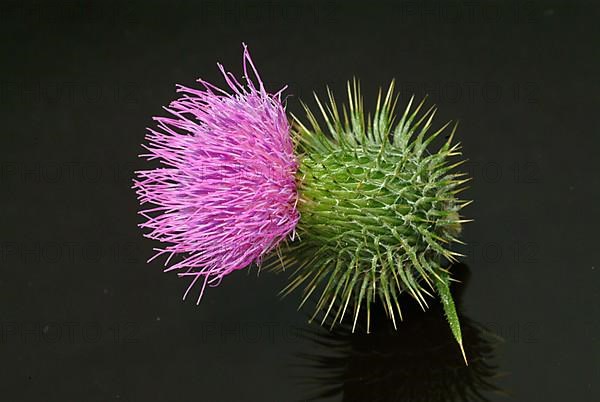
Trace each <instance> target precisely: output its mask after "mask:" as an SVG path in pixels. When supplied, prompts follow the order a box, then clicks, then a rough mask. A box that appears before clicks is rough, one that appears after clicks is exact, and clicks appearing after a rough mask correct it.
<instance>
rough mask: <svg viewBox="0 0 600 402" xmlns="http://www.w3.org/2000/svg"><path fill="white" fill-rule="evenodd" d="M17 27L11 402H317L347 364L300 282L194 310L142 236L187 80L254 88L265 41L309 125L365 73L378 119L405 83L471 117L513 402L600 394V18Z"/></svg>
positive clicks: (482, 285)
mask: <svg viewBox="0 0 600 402" xmlns="http://www.w3.org/2000/svg"><path fill="white" fill-rule="evenodd" d="M0 18H1V23H0V32H1V41H2V64H1V67H0V71H1V76H0V84H1V86H0V99H1V102H2V129H1V131H2V160H1V162H2V165H1V171H0V174H1V177H0V179H1V188H2V190H1V191H2V198H1V200H0V208H1V210H2V214H1V216H2V231H1V233H2V237H1V246H2V247H1V252H2V254H1V258H2V260H1V275H0V306H1V307H0V314H1V315H0V367H1V372H0V399H1V400H3V401H4V400H6V401H107V400H123V401H167V400H169V401H296V400H305V399H307V398H308V396H309V395H310V390H308V389H307V388H306V386H305V385H303V384H302V378H308V379H310V378H316V377H317V376H318V375H320V374H323V370H325V371H326V369H321V372H320V374H319V373H317V371H318V370H315V369H313V368H310V367H307V366H306V364H304V363H303V361H302V359H301V358H299V357H298V355H299V354H301V353H303V352H308V353H316V352H315V351H316V348H315V344H314V343H313V342H312V341H310V339H308V338H307V337H306V336H303V335H302V333H303V332H304V330H305V329H306V328H308V324H306V315H307V313H308V312H307V311H306V310H301V311H296V305H297V301H298V300H297V299H298V295H295V296H294V297H289V298H287V299H284V300H280V299H279V297H278V296H277V291H278V290H279V289H281V288H282V287H283V286H284V284H285V282H286V278H285V276H283V275H279V276H277V275H273V274H268V273H262V274H261V276H260V277H257V276H256V275H255V272H254V271H253V272H250V273H249V274H246V273H245V272H237V273H234V274H232V275H230V276H229V277H228V278H227V279H226V280H224V281H223V283H222V285H221V286H220V287H219V288H216V289H210V290H209V291H208V292H207V293H206V294H205V297H204V299H203V301H202V303H201V304H200V306H196V305H195V304H194V303H193V302H191V301H190V302H181V294H182V292H183V290H184V289H185V287H186V283H185V282H184V281H182V280H179V279H177V277H176V275H171V274H163V273H162V272H161V270H162V268H161V263H160V262H153V263H151V264H146V263H145V261H146V259H148V258H149V257H150V256H151V255H152V247H154V246H155V245H154V244H153V243H152V242H151V241H149V240H146V239H144V238H142V236H141V232H140V230H139V229H138V228H137V226H136V225H137V224H138V223H139V222H140V218H139V217H138V216H137V214H136V212H137V208H138V207H137V201H136V198H135V194H134V193H133V191H132V190H131V189H130V187H131V179H132V176H133V174H132V172H133V171H134V170H135V169H137V168H140V167H141V168H143V167H144V163H143V162H142V161H139V160H138V159H137V154H138V153H140V152H141V151H142V149H141V147H140V145H139V144H140V143H141V142H142V140H143V136H144V134H145V127H146V126H149V125H150V124H151V116H153V115H158V114H161V113H162V111H161V106H162V105H165V104H167V103H168V102H169V101H170V100H172V99H173V98H174V97H175V93H174V84H176V83H182V84H187V85H192V84H193V81H194V80H195V79H196V78H197V77H200V76H201V77H202V78H204V79H206V80H208V81H210V82H214V83H217V84H219V85H221V84H222V80H221V77H220V75H219V72H218V70H217V68H216V65H215V63H216V61H220V62H222V63H223V64H224V65H225V66H226V67H227V68H228V69H229V70H230V71H233V72H235V73H236V74H241V42H242V41H244V42H246V43H247V44H248V46H249V48H250V51H251V54H252V56H253V59H254V61H255V63H256V64H257V66H258V68H259V70H260V72H261V75H262V78H263V79H264V81H265V82H266V85H267V88H268V89H269V90H271V91H276V90H278V89H279V88H281V87H282V86H283V85H285V84H288V85H289V89H288V91H287V94H289V95H290V98H288V110H289V111H291V112H298V111H299V110H300V106H299V98H301V99H309V98H310V96H311V92H312V91H313V90H317V91H320V92H322V91H323V90H324V88H325V86H326V85H329V86H330V87H331V88H332V89H333V90H334V92H337V93H338V94H339V95H340V96H341V94H342V93H343V92H342V91H343V89H344V84H345V82H346V80H348V79H351V78H352V77H353V76H356V77H358V78H360V80H361V82H362V86H363V92H364V95H365V97H366V100H367V104H368V105H370V104H372V99H373V97H374V96H375V94H376V90H377V88H378V87H379V86H381V85H387V83H388V82H389V81H390V80H391V79H392V78H396V79H397V84H398V88H399V90H400V91H401V94H402V95H401V104H402V103H404V102H405V101H406V100H407V99H408V98H409V95H410V94H412V93H415V94H416V95H417V97H421V96H423V95H425V94H429V97H430V102H431V103H435V104H437V105H438V106H439V112H438V115H437V116H438V117H437V122H438V123H439V124H442V123H443V122H445V121H447V120H450V119H458V120H460V122H461V124H460V127H459V131H458V139H459V140H460V141H461V142H462V144H463V151H464V155H465V157H466V158H468V159H469V162H468V163H467V165H466V168H465V169H466V170H467V171H468V172H469V173H470V174H471V176H472V177H473V179H474V180H473V182H472V183H471V187H470V189H469V190H468V191H467V192H466V194H465V197H466V198H469V199H473V200H475V202H474V203H473V204H472V206H470V207H468V208H467V209H466V211H465V214H466V215H467V216H468V217H470V218H473V219H475V221H474V222H473V223H470V224H468V225H467V226H466V228H465V230H464V240H465V241H466V242H467V243H468V244H469V245H468V246H467V247H466V248H465V252H466V253H467V254H468V256H467V257H466V258H464V262H465V263H466V264H467V265H468V266H469V268H470V271H471V278H470V281H469V286H468V289H466V291H465V292H464V295H463V303H462V304H463V308H462V311H463V313H464V314H468V316H469V317H470V318H471V319H472V320H474V321H476V322H479V323H481V324H483V325H485V326H486V327H487V328H488V329H490V330H491V331H492V332H493V333H495V334H496V335H498V336H500V337H501V338H503V342H502V343H501V344H500V345H499V346H498V347H497V348H496V350H495V353H494V354H495V360H494V361H495V364H496V365H497V366H498V369H497V373H498V378H497V379H494V383H495V384H497V385H498V386H499V387H500V388H502V390H503V391H504V393H505V394H506V395H500V394H496V393H493V394H491V395H489V398H490V399H491V400H494V401H504V400H516V401H523V402H529V401H594V400H598V397H599V396H600V389H599V386H598V380H599V379H600V370H599V361H600V347H599V345H598V334H599V325H598V317H599V308H598V296H599V294H600V287H599V282H598V272H599V270H600V261H599V259H598V256H599V255H598V245H597V242H598V239H599V237H598V226H599V225H598V224H599V223H600V216H599V215H600V214H599V209H598V205H599V201H600V199H599V190H598V184H599V181H598V173H600V170H599V168H598V161H597V155H598V148H599V146H600V136H599V134H600V133H599V128H600V127H599V123H598V122H599V120H598V111H597V108H598V89H599V88H598V83H599V82H598V71H599V68H600V63H599V58H598V56H599V54H598V49H599V46H598V44H599V43H600V41H599V39H600V35H599V28H598V23H597V19H598V8H597V7H595V6H594V5H593V3H592V2H590V3H583V4H582V3H574V2H564V3H555V2H549V3H548V2H546V3H541V2H540V3H537V2H528V1H525V2H515V3H500V2H484V3H473V2H452V3H443V2H419V1H409V2H401V3H384V4H380V3H376V2H373V1H368V2H362V3H349V2H344V3H341V2H329V1H324V2H307V3H306V2H303V3H300V2H291V3H284V4H279V3H276V2H268V3H265V2H254V1H251V2H238V1H226V2H224V3H221V2H215V1H211V2H205V1H201V2H180V1H172V2H166V1H165V2H147V1H146V2H131V1H125V2H117V1H110V2H109V1H107V2H96V3H90V2H87V1H70V2H67V3H57V2H34V3H26V4H25V3H20V2H3V3H2V6H1V16H0ZM407 319H408V320H411V319H412V320H419V319H420V318H419V315H418V314H416V315H415V316H413V317H412V318H411V317H408V318H407ZM444 336H445V337H446V338H447V339H448V340H449V341H451V338H450V334H449V333H448V334H445V335H443V336H442V337H444ZM418 347H419V346H415V354H416V355H415V356H416V357H414V358H415V359H417V358H418V356H419V350H418ZM467 349H468V345H467ZM405 363H406V362H405V361H403V359H398V360H397V364H398V366H402V365H403V364H405ZM432 364H433V363H432ZM367 369H369V368H367ZM325 374H326V373H325ZM301 377H302V378H301ZM397 383H398V387H407V386H408V385H407V384H403V383H402V378H399V379H398V382H397ZM381 392H382V394H383V393H384V390H382V391H381ZM350 393H351V391H350V390H348V391H347V394H346V395H345V397H346V398H347V400H352V395H351V394H350ZM374 399H375V397H373V400H374ZM333 400H341V399H340V397H339V396H338V397H337V399H336V398H334V399H333ZM363 400H368V399H363ZM432 400H437V399H432Z"/></svg>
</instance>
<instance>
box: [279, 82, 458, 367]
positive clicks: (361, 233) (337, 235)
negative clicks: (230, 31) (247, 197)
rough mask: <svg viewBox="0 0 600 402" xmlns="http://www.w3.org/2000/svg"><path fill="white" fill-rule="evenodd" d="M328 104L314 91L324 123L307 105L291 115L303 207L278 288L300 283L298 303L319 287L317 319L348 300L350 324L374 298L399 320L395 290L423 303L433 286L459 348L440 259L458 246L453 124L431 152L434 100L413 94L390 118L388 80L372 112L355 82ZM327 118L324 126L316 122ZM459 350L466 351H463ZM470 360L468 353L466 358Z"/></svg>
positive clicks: (339, 310)
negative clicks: (426, 104) (285, 276)
mask: <svg viewBox="0 0 600 402" xmlns="http://www.w3.org/2000/svg"><path fill="white" fill-rule="evenodd" d="M328 98H329V103H328V104H325V105H324V104H323V103H322V102H321V101H320V100H319V98H318V97H317V96H316V95H315V99H316V102H317V105H318V108H319V110H320V112H321V115H322V123H321V122H319V120H318V119H317V118H316V117H315V115H314V114H313V113H312V112H311V111H310V109H309V108H308V107H307V106H306V105H305V109H306V113H307V118H308V122H309V124H308V125H305V124H304V123H302V122H301V121H300V119H298V118H295V122H296V124H295V130H294V131H295V141H296V147H297V149H298V152H299V168H298V174H297V175H298V196H299V202H298V210H299V212H300V214H301V216H302V218H301V220H300V221H299V223H298V227H297V233H298V237H299V239H301V241H296V242H293V243H291V244H289V246H287V249H286V251H285V253H284V255H285V258H284V259H283V261H284V266H285V265H287V264H292V265H295V269H294V271H293V274H292V277H291V278H292V279H291V282H290V284H289V285H288V286H287V288H286V289H284V293H285V294H287V293H290V292H291V291H293V290H294V289H296V288H297V287H299V286H303V287H304V299H303V301H302V303H301V305H302V304H304V303H305V302H306V301H307V300H308V299H309V298H310V296H311V295H312V294H313V293H315V292H316V293H319V292H320V296H318V301H317V302H316V309H315V310H316V311H315V314H314V315H313V319H314V318H315V317H316V316H317V315H318V314H321V323H322V324H324V323H325V322H326V321H327V320H328V319H330V321H331V326H333V325H334V323H335V322H337V321H339V322H341V321H342V320H343V318H344V316H345V314H346V311H347V309H348V308H350V309H351V310H352V311H353V314H352V315H353V320H354V323H353V328H354V327H356V322H357V320H358V317H359V312H360V311H361V308H365V309H366V320H367V325H366V328H367V331H369V323H370V319H371V315H370V306H371V304H372V303H374V302H375V301H380V302H381V303H382V304H383V306H384V307H385V311H386V313H387V314H388V316H389V317H390V318H391V320H392V321H393V323H394V326H395V325H396V319H397V318H399V319H402V311H401V308H400V303H398V298H399V296H400V294H401V293H408V294H409V295H411V296H412V297H413V298H414V299H415V300H416V301H417V302H418V303H419V304H420V305H421V307H422V308H423V309H425V308H426V307H427V298H426V297H427V296H432V293H435V292H437V293H438V295H439V297H440V298H441V300H442V302H443V305H444V308H445V309H444V310H445V313H446V316H447V318H448V321H449V323H450V326H451V329H452V331H453V333H454V335H455V338H456V340H457V341H458V343H459V345H460V346H461V349H462V341H461V332H460V326H459V323H458V317H457V314H456V309H455V307H454V303H453V301H452V297H451V295H450V290H449V284H450V272H449V270H448V269H446V268H444V267H443V266H444V263H445V262H446V261H450V262H452V261H455V259H456V256H457V255H458V254H456V253H454V252H453V251H451V250H450V248H449V245H450V244H451V243H452V242H458V241H459V240H458V239H457V236H458V234H459V233H460V228H461V224H462V223H463V222H465V221H464V220H462V219H461V218H460V216H459V211H460V210H461V208H463V207H464V206H465V205H466V204H467V202H464V201H461V200H459V199H458V198H457V193H459V192H460V191H461V190H462V187H461V186H462V184H463V183H464V182H465V181H466V180H465V179H464V177H463V176H462V175H461V174H457V173H454V172H453V168H454V167H456V166H458V165H459V164H460V162H459V163H453V162H451V161H450V160H451V158H453V157H455V156H458V155H460V152H459V145H458V144H453V143H452V140H453V135H454V130H455V129H456V126H455V127H454V130H452V132H451V134H450V135H449V136H448V139H447V140H446V141H445V142H444V143H443V145H441V147H440V148H439V149H437V150H435V151H432V150H431V149H429V148H431V146H430V145H431V144H432V142H433V141H434V140H435V139H436V137H438V136H440V134H442V133H443V132H444V131H445V129H446V128H447V127H448V124H446V125H444V126H443V127H441V128H440V129H439V130H437V131H435V132H433V133H430V129H431V126H432V120H433V117H434V114H435V109H434V108H431V109H429V110H428V111H426V112H424V113H422V114H420V111H421V109H422V107H423V102H421V103H420V104H419V105H418V106H417V107H416V108H414V110H413V108H412V103H413V101H412V99H411V101H410V102H409V104H408V106H407V107H406V109H405V112H404V114H403V115H402V116H401V118H400V120H399V121H398V122H397V123H396V122H395V116H394V110H395V105H396V101H397V96H394V83H393V82H392V84H391V85H390V87H389V89H388V91H387V93H386V94H385V96H383V95H382V93H381V92H380V94H379V97H378V99H377V107H376V110H375V113H374V114H373V115H372V117H371V116H369V117H366V116H365V113H364V109H363V101H362V98H361V95H360V89H359V87H358V84H357V82H356V81H354V83H353V84H352V85H351V84H350V83H348V107H346V106H343V108H342V110H341V111H340V110H339V108H338V106H337V104H336V101H335V99H334V97H333V95H332V93H331V92H329V91H328ZM321 125H324V128H322V127H321ZM463 355H464V351H463ZM465 361H466V358H465Z"/></svg>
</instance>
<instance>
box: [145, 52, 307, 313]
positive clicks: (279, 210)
mask: <svg viewBox="0 0 600 402" xmlns="http://www.w3.org/2000/svg"><path fill="white" fill-rule="evenodd" d="M218 67H219V69H220V70H221V72H222V74H223V77H224V78H225V81H226V83H227V85H228V87H229V89H230V92H231V93H230V92H227V91H225V90H223V89H220V88H218V87H216V86H214V85H212V84H210V83H208V82H206V81H203V80H198V82H199V83H201V84H202V86H203V88H202V89H193V88H186V87H183V86H178V87H177V92H179V93H181V94H182V96H181V97H180V98H179V99H177V100H175V101H173V102H171V104H170V105H169V106H168V107H166V108H165V110H166V111H167V112H169V113H170V115H171V116H170V117H155V118H154V120H155V121H156V122H157V126H158V127H157V128H156V129H148V134H147V136H146V141H147V144H145V145H144V148H145V149H146V150H147V151H148V152H147V153H146V154H144V155H141V156H142V157H145V158H147V159H148V160H158V161H159V162H160V164H161V167H158V168H155V169H152V170H143V171H138V172H136V175H137V177H136V179H135V180H134V188H135V190H136V192H137V195H138V199H139V201H140V203H141V205H142V206H143V209H142V210H141V211H140V214H141V215H142V216H144V218H145V219H146V221H145V222H144V223H142V224H141V225H140V226H141V227H142V228H146V229H150V232H149V233H147V234H146V237H148V238H151V239H155V240H159V241H161V242H164V243H167V244H166V245H165V246H164V247H163V248H159V249H156V251H157V253H156V255H155V256H154V257H153V258H152V259H154V258H156V257H157V256H160V255H163V254H165V255H168V258H167V260H166V263H165V265H168V266H169V267H168V268H167V269H166V270H165V271H177V272H178V273H179V276H186V277H191V283H190V285H189V287H188V289H187V291H186V293H185V295H184V299H185V297H186V296H187V294H188V293H189V291H190V290H191V289H192V287H193V286H194V284H195V283H197V282H198V280H199V279H200V280H201V283H202V288H201V290H200V296H199V297H198V302H199V301H200V298H201V297H202V294H203V292H204V289H205V287H206V285H207V284H208V285H210V286H216V285H217V284H218V283H219V282H220V281H221V279H222V278H223V277H224V276H225V275H227V274H229V273H231V272H232V271H235V270H238V269H243V268H246V267H248V266H249V265H251V264H252V263H260V262H261V259H262V257H263V256H264V255H265V254H267V253H268V252H269V251H271V250H272V249H274V248H275V247H276V246H277V244H278V243H279V242H280V241H282V240H283V239H285V238H286V237H287V236H288V235H291V234H293V232H294V228H295V226H296V223H297V222H298V219H299V214H298V212H297V210H296V198H297V195H296V184H295V174H296V169H297V163H296V160H295V157H294V150H293V144H292V141H291V138H290V126H289V123H288V119H287V117H286V115H285V109H284V106H283V104H282V101H281V93H282V91H283V90H284V89H285V87H284V88H283V89H282V90H280V91H279V92H277V93H275V94H269V93H267V92H266V90H265V88H264V85H263V82H262V81H261V79H260V77H259V75H258V72H257V70H256V68H255V66H254V64H253V63H252V60H251V58H250V55H249V53H248V50H247V48H246V46H245V45H244V54H243V71H244V79H245V85H243V84H241V83H240V82H239V81H237V80H236V79H235V77H234V76H233V75H232V74H231V73H229V72H226V71H225V69H224V68H223V66H221V65H220V64H218ZM249 70H250V71H249ZM249 72H251V73H253V75H254V80H255V81H256V82H254V81H253V80H252V79H251V78H249V75H248V73H249Z"/></svg>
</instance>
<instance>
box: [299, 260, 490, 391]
mask: <svg viewBox="0 0 600 402" xmlns="http://www.w3.org/2000/svg"><path fill="white" fill-rule="evenodd" d="M455 268H456V270H458V271H463V270H466V267H465V266H455ZM459 303H460V300H457V305H459ZM372 307H373V308H372V312H371V314H372V315H373V326H374V327H375V328H373V333H372V334H366V333H364V332H354V333H353V332H352V328H351V326H350V325H346V326H337V327H336V328H335V329H334V330H333V331H332V332H325V331H319V332H316V333H312V334H311V335H309V338H310V339H312V341H314V342H315V343H316V344H318V346H319V349H321V348H323V350H322V351H321V352H319V353H312V354H309V355H305V356H304V357H305V358H306V359H307V360H308V361H309V365H310V366H311V367H312V368H313V370H314V371H315V372H316V374H315V375H314V376H312V377H313V382H316V383H315V385H316V387H317V388H318V390H319V391H318V392H317V395H315V397H314V398H313V399H314V400H318V399H320V398H328V397H332V396H335V395H343V398H342V400H343V401H361V402H362V401H373V402H375V401H381V402H383V401H406V402H414V401H419V402H438V401H439V402H441V401H447V402H451V401H485V400H487V399H486V397H485V394H486V393H488V392H493V391H499V390H498V388H497V387H496V386H495V385H494V384H493V382H492V380H493V378H494V377H495V375H496V373H495V372H496V368H495V366H494V365H493V364H492V362H491V360H492V359H493V355H494V347H495V343H496V342H497V338H496V337H495V336H494V335H493V334H491V333H490V332H488V331H487V330H485V329H484V328H483V327H482V326H480V325H479V324H477V323H476V322H474V321H472V320H470V319H469V318H468V317H465V316H464V315H461V323H462V335H463V341H464V348H465V350H466V353H467V354H468V355H469V365H468V366H465V365H464V363H463V362H462V361H461V359H460V357H459V356H458V354H457V353H456V344H455V343H454V342H453V341H452V335H451V333H450V331H449V330H448V327H447V324H446V323H445V322H444V319H443V318H442V314H441V311H440V310H441V309H442V308H441V307H440V305H439V304H435V305H433V306H431V310H430V311H427V312H422V311H419V310H417V309H416V308H414V309H413V310H414V311H407V318H406V319H405V321H403V322H402V323H401V324H400V325H399V328H398V330H395V328H393V326H392V325H390V322H389V320H387V319H385V317H379V315H382V316H383V315H385V311H384V309H383V308H380V307H379V306H378V305H374V306H372ZM459 307H460V306H459ZM459 315H460V314H459ZM315 377H316V379H315Z"/></svg>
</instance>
